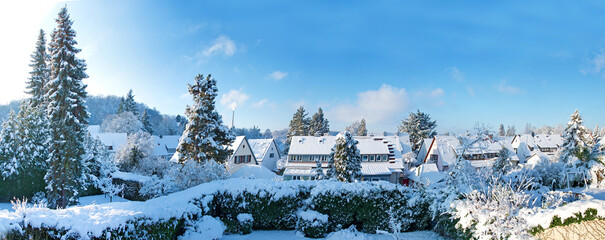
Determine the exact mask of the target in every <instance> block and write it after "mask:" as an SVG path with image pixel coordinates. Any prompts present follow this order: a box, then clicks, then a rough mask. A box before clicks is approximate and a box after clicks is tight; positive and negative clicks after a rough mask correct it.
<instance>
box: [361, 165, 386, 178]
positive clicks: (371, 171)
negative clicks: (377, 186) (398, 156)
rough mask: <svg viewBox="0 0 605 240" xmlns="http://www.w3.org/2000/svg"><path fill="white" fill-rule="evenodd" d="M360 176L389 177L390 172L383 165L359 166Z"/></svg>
mask: <svg viewBox="0 0 605 240" xmlns="http://www.w3.org/2000/svg"><path fill="white" fill-rule="evenodd" d="M361 174H363V175H366V176H367V175H373V176H376V175H391V170H390V169H389V168H388V167H387V166H385V165H384V164H364V165H361Z"/></svg>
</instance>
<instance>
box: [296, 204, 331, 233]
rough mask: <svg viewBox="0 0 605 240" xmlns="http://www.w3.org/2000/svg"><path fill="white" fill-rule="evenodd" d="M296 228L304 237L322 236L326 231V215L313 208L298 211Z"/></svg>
mask: <svg viewBox="0 0 605 240" xmlns="http://www.w3.org/2000/svg"><path fill="white" fill-rule="evenodd" d="M297 216H298V221H297V222H296V230H298V231H300V232H302V233H304V234H305V237H310V238H322V237H324V236H325V235H326V233H327V232H328V215H325V214H321V213H318V212H316V211H313V210H306V211H301V212H298V214H297Z"/></svg>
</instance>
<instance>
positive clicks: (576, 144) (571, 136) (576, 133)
mask: <svg viewBox="0 0 605 240" xmlns="http://www.w3.org/2000/svg"><path fill="white" fill-rule="evenodd" d="M561 137H563V145H561V149H560V159H561V161H563V162H567V161H568V160H569V159H570V158H571V157H580V156H581V155H580V153H582V152H585V151H586V150H587V149H589V148H591V147H592V146H591V137H590V131H589V130H588V129H587V128H586V127H585V126H584V125H583V120H582V116H580V113H578V110H576V111H575V112H574V113H573V114H571V120H570V121H569V122H568V123H567V127H566V128H565V131H564V132H563V134H562V136H561ZM584 155H586V154H584ZM580 159H582V158H580ZM582 160H587V159H582Z"/></svg>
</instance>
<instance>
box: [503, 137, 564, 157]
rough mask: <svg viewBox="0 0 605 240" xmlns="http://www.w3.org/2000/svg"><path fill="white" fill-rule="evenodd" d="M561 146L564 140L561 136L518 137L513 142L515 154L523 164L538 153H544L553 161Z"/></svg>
mask: <svg viewBox="0 0 605 240" xmlns="http://www.w3.org/2000/svg"><path fill="white" fill-rule="evenodd" d="M561 145H563V138H562V137H561V135H559V134H537V135H535V136H532V135H530V134H523V135H516V136H515V137H514V138H513V140H512V142H511V146H512V147H513V149H514V151H515V153H516V154H517V156H518V157H519V159H521V160H522V161H523V162H526V161H527V159H529V158H530V157H532V156H533V155H534V154H536V153H544V154H546V155H547V156H548V157H550V158H551V159H552V158H554V157H555V155H556V153H557V150H558V149H559V147H560V146H561Z"/></svg>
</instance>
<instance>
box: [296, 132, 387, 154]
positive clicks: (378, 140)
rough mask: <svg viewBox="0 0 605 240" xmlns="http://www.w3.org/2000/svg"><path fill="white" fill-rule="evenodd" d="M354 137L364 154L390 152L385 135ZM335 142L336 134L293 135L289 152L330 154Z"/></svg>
mask: <svg viewBox="0 0 605 240" xmlns="http://www.w3.org/2000/svg"><path fill="white" fill-rule="evenodd" d="M354 139H355V140H357V142H358V143H357V149H359V153H360V154H362V155H366V154H390V152H389V147H388V143H385V139H386V138H385V137H365V136H364V137H362V136H355V137H354ZM386 142H388V140H387V141H386ZM335 144H336V136H321V137H314V136H293V137H292V142H291V143H290V150H289V151H288V154H289V155H329V154H330V152H331V150H332V147H334V145H335Z"/></svg>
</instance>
